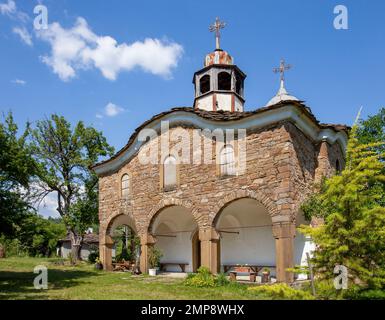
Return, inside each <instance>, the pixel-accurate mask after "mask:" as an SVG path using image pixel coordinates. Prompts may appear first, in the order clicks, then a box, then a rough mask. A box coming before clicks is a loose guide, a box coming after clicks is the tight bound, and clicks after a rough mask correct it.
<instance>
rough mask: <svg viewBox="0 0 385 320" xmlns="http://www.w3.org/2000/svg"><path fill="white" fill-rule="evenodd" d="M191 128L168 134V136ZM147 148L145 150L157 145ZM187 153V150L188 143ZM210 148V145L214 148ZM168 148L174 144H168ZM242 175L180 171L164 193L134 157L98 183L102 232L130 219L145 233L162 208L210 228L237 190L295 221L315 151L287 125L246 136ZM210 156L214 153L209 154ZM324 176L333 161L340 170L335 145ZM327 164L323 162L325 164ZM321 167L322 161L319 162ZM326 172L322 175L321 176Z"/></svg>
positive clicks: (154, 171) (155, 174) (156, 169)
mask: <svg viewBox="0 0 385 320" xmlns="http://www.w3.org/2000/svg"><path fill="white" fill-rule="evenodd" d="M178 130H189V131H191V130H192V129H191V128H184V129H182V128H172V129H170V132H171V134H174V133H176V132H177V131H178ZM159 140H160V139H159V138H157V139H154V140H153V141H151V142H149V144H151V145H152V146H151V145H149V147H153V146H154V145H156V144H158V143H159ZM190 143H191V147H192V142H190ZM213 144H214V143H213ZM170 147H171V148H172V147H173V144H170ZM246 152H247V165H246V173H245V174H243V175H240V176H235V177H228V178H225V179H224V178H222V177H220V176H219V175H218V169H217V166H216V164H215V163H214V164H211V165H205V164H200V165H194V164H193V165H191V164H181V165H179V185H178V187H177V189H176V190H175V191H170V192H163V190H162V187H161V181H160V180H161V178H160V176H161V173H160V165H151V164H148V165H142V164H140V163H139V160H138V157H134V158H133V159H132V160H131V161H130V162H129V163H127V164H125V165H124V166H123V167H122V168H121V169H120V170H119V172H115V173H113V174H111V175H108V176H104V177H101V178H100V184H99V187H100V204H99V208H100V209H99V219H100V223H101V229H102V230H105V229H106V228H107V227H108V225H107V224H108V223H109V222H110V221H111V218H112V217H115V216H117V215H119V214H122V213H124V214H130V215H132V216H133V217H134V220H135V224H136V225H135V228H136V230H137V231H138V233H140V234H141V233H145V232H146V231H147V230H146V228H148V226H149V224H150V220H151V218H152V216H153V215H154V214H155V213H156V212H154V208H158V209H161V206H162V203H163V204H164V205H165V206H166V205H167V203H170V204H172V202H173V201H174V202H175V201H176V200H177V201H178V203H181V204H182V203H183V205H184V206H186V207H188V208H189V209H190V210H191V211H192V213H193V214H194V217H195V219H196V220H197V223H198V225H199V226H200V227H207V226H211V225H212V223H213V220H214V218H215V216H216V214H217V213H218V209H220V208H218V203H220V202H221V200H222V199H225V198H228V199H229V201H230V198H231V197H232V196H233V194H234V193H236V192H239V191H241V190H248V191H251V192H255V193H256V194H257V195H258V197H260V198H264V199H265V200H264V201H265V202H266V204H269V206H270V212H271V214H272V215H275V214H277V215H278V214H279V215H294V216H293V218H294V217H295V214H296V212H297V210H298V207H299V204H300V202H301V201H302V200H303V198H304V197H305V196H306V195H307V194H308V193H309V192H310V190H311V188H312V186H313V183H314V180H315V176H316V170H317V167H318V160H319V159H318V158H319V156H320V155H319V152H320V146H317V145H314V144H313V143H312V142H311V141H310V140H309V139H308V138H307V137H306V136H305V135H304V134H303V133H302V132H301V131H299V130H298V129H297V128H296V127H295V126H294V125H293V124H292V123H289V122H286V123H279V124H277V125H275V126H272V127H267V128H264V129H263V130H258V131H256V132H248V135H247V151H246ZM213 153H214V152H213ZM327 153H328V154H327V158H328V161H326V164H324V163H323V165H324V167H323V168H322V170H323V171H324V172H323V173H324V174H326V175H329V174H330V173H331V172H333V170H335V162H336V159H340V163H341V164H342V165H343V156H342V152H341V150H340V147H339V146H338V145H333V146H330V145H328V146H327ZM325 160H327V159H325ZM324 162H325V161H324ZM325 170H326V171H325ZM125 173H128V174H129V175H130V179H131V193H132V196H131V199H130V200H128V201H125V200H121V199H120V179H121V177H122V175H123V174H125Z"/></svg>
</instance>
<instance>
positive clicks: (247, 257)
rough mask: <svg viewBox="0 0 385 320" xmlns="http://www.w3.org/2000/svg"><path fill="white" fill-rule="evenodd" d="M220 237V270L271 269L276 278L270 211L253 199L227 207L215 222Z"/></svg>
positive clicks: (235, 202) (234, 202) (274, 248)
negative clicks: (252, 267)
mask: <svg viewBox="0 0 385 320" xmlns="http://www.w3.org/2000/svg"><path fill="white" fill-rule="evenodd" d="M214 227H215V229H216V230H217V232H218V233H219V234H220V249H219V254H218V255H219V256H220V258H219V259H220V260H219V261H220V262H219V265H220V269H221V271H226V270H227V269H228V268H229V266H234V265H240V266H242V265H243V266H245V265H249V266H259V267H268V268H269V269H270V272H271V274H272V275H273V276H274V275H275V265H276V244H275V239H274V236H273V233H272V220H271V217H270V215H269V213H268V210H267V209H266V207H265V206H264V205H263V204H261V203H260V202H259V201H257V200H255V199H251V198H241V199H237V200H235V201H232V202H230V203H228V204H227V205H225V206H224V207H223V208H222V210H220V212H219V213H218V215H217V217H216V219H215V220H214Z"/></svg>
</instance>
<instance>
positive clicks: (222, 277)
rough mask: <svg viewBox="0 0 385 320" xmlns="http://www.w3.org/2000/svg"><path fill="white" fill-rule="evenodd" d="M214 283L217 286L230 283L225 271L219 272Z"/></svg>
mask: <svg viewBox="0 0 385 320" xmlns="http://www.w3.org/2000/svg"><path fill="white" fill-rule="evenodd" d="M215 284H216V285H217V286H227V285H228V284H230V280H229V279H227V276H226V274H225V273H219V274H218V275H217V276H216V278H215Z"/></svg>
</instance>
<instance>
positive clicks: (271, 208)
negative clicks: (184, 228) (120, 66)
mask: <svg viewBox="0 0 385 320" xmlns="http://www.w3.org/2000/svg"><path fill="white" fill-rule="evenodd" d="M242 198H250V199H254V200H257V201H259V202H260V203H261V204H262V205H264V206H265V207H266V209H267V211H268V213H269V215H270V216H271V217H273V216H275V215H277V214H278V210H277V206H276V204H275V203H274V201H272V200H271V199H270V198H269V197H268V196H266V195H264V194H262V193H260V192H257V191H253V190H248V189H243V190H238V191H233V192H231V193H229V194H227V195H226V196H224V197H223V198H221V199H220V200H219V201H218V202H217V203H216V204H215V206H214V208H213V211H212V212H213V215H212V216H211V217H210V219H211V221H210V225H211V226H213V227H214V226H215V223H216V221H217V219H218V217H219V216H220V214H221V211H223V209H224V208H226V207H227V206H228V205H230V204H231V203H232V202H234V201H236V200H239V199H242Z"/></svg>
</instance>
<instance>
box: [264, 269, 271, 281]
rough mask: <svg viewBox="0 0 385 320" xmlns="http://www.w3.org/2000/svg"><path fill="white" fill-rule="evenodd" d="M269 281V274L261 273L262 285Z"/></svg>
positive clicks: (266, 272)
mask: <svg viewBox="0 0 385 320" xmlns="http://www.w3.org/2000/svg"><path fill="white" fill-rule="evenodd" d="M269 281H270V272H268V271H264V272H262V283H268V282H269Z"/></svg>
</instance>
